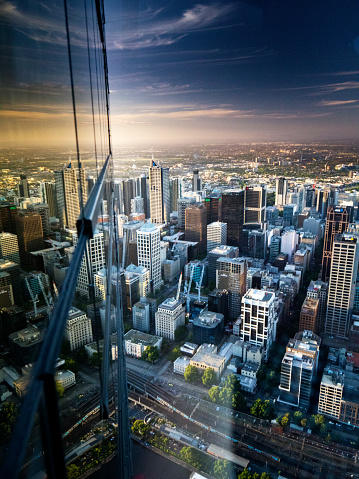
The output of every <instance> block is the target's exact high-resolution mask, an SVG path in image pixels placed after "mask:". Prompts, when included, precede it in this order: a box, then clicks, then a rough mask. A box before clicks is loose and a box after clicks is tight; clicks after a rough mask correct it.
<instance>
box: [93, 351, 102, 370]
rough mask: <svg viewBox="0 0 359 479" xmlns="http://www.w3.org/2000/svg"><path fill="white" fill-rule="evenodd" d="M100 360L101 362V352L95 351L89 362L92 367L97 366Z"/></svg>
mask: <svg viewBox="0 0 359 479" xmlns="http://www.w3.org/2000/svg"><path fill="white" fill-rule="evenodd" d="M101 362H102V353H101V352H100V353H98V352H97V351H95V352H94V353H93V354H92V356H91V359H90V364H91V366H92V367H93V368H98V367H99V365H101Z"/></svg>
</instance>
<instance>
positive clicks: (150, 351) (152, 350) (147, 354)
mask: <svg viewBox="0 0 359 479" xmlns="http://www.w3.org/2000/svg"><path fill="white" fill-rule="evenodd" d="M159 357H160V352H159V350H158V347H157V346H147V348H146V349H145V350H144V351H143V353H142V359H144V360H145V361H149V362H150V363H154V362H156V361H157V360H158V358H159Z"/></svg>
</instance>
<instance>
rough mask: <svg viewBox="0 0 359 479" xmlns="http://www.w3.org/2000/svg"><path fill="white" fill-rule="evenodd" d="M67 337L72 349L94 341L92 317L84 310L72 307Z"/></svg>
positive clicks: (66, 331)
mask: <svg viewBox="0 0 359 479" xmlns="http://www.w3.org/2000/svg"><path fill="white" fill-rule="evenodd" d="M65 338H66V339H67V340H68V341H69V342H70V348H71V351H73V350H74V349H77V348H79V347H81V346H84V345H85V344H88V343H91V342H92V339H93V338H92V326H91V319H90V318H88V317H87V316H86V313H84V312H83V311H81V310H79V309H77V308H75V307H71V309H70V310H69V315H68V319H67V323H66V329H65Z"/></svg>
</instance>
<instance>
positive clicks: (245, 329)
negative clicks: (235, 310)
mask: <svg viewBox="0 0 359 479" xmlns="http://www.w3.org/2000/svg"><path fill="white" fill-rule="evenodd" d="M240 319H241V324H240V338H241V339H242V340H243V341H246V342H249V343H250V344H252V345H254V346H262V347H263V352H264V358H265V359H268V353H269V349H270V347H271V345H272V343H273V341H274V339H275V336H276V327H277V320H278V318H277V314H276V309H275V293H272V292H270V291H262V290H258V289H250V290H248V291H247V292H246V294H245V295H244V296H243V298H242V312H241V318H240Z"/></svg>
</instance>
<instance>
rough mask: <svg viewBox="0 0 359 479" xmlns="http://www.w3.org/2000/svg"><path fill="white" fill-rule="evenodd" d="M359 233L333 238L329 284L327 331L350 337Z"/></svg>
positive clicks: (358, 256) (358, 258)
mask: <svg viewBox="0 0 359 479" xmlns="http://www.w3.org/2000/svg"><path fill="white" fill-rule="evenodd" d="M358 241H359V237H357V236H354V235H351V234H349V233H343V234H341V235H337V236H336V238H335V239H334V243H333V250H332V257H331V270H330V278H329V287H328V302H327V317H326V321H325V332H326V333H327V334H330V335H333V336H335V337H341V338H347V337H348V334H349V330H350V326H351V319H352V318H351V316H352V312H353V307H354V297H355V288H356V281H357V275H358V261H359V243H358Z"/></svg>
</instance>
